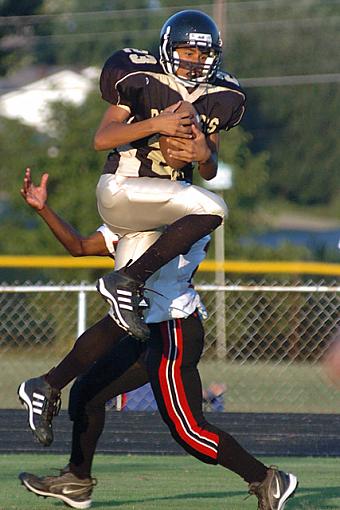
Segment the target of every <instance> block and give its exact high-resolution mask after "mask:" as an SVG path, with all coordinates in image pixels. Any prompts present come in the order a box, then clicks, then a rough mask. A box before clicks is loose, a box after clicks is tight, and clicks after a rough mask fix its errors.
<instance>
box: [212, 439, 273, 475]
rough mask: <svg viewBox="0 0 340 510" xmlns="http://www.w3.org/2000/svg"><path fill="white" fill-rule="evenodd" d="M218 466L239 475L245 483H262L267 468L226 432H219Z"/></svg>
mask: <svg viewBox="0 0 340 510" xmlns="http://www.w3.org/2000/svg"><path fill="white" fill-rule="evenodd" d="M219 436H220V444H219V447H218V464H220V465H221V466H224V467H226V468H227V469H230V470H231V471H233V472H234V473H237V474H238V475H240V476H241V477H242V478H243V479H244V480H245V481H246V482H247V483H252V482H263V480H264V479H265V478H266V476H267V470H268V468H267V467H266V466H265V465H264V464H262V462H260V461H259V460H257V459H255V457H253V456H252V455H251V454H250V453H248V452H247V451H246V450H244V449H243V448H242V446H241V445H240V444H239V443H238V442H237V441H236V440H235V439H234V438H233V437H232V436H230V435H229V434H227V433H226V432H220V434H219Z"/></svg>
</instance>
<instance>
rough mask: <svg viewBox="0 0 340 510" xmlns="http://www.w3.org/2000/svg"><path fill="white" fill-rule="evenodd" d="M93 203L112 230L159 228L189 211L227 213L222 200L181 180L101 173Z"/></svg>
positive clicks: (130, 230)
mask: <svg viewBox="0 0 340 510" xmlns="http://www.w3.org/2000/svg"><path fill="white" fill-rule="evenodd" d="M97 205H98V211H99V214H100V216H101V217H102V219H103V221H104V223H106V225H107V226H108V227H109V228H110V229H111V230H112V231H113V232H115V233H117V234H120V235H122V236H123V235H125V234H127V233H131V232H143V231H147V230H157V229H161V228H162V227H164V226H166V225H171V224H172V223H174V222H175V221H176V220H179V219H180V218H183V217H184V216H187V215H189V214H214V215H217V216H220V217H221V218H222V219H223V218H224V217H225V216H226V215H227V206H226V204H225V202H224V200H223V199H222V198H221V197H219V196H218V195H216V194H215V193H212V192H211V191H208V190H205V189H204V188H200V187H199V186H194V185H192V184H188V183H186V182H183V181H171V180H168V179H158V178H153V177H125V176H117V175H114V174H104V175H102V176H101V177H100V179H99V182H98V185H97Z"/></svg>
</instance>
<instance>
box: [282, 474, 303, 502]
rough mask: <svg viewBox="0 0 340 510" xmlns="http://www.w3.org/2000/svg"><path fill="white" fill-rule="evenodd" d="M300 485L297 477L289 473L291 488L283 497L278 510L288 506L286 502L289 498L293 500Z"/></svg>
mask: <svg viewBox="0 0 340 510" xmlns="http://www.w3.org/2000/svg"><path fill="white" fill-rule="evenodd" d="M298 485H299V482H298V480H297V478H296V476H295V475H292V474H291V473H289V487H288V489H287V490H286V492H285V493H284V495H283V496H282V498H281V499H280V501H279V505H278V507H277V510H283V509H284V507H285V506H286V502H287V500H288V499H289V498H292V497H293V496H294V493H295V491H296V489H297V487H298Z"/></svg>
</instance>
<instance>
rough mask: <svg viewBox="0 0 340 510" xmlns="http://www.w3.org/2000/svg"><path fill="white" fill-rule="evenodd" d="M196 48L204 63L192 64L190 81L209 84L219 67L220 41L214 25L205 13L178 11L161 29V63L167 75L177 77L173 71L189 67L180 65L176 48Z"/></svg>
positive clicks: (182, 62)
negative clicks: (204, 58)
mask: <svg viewBox="0 0 340 510" xmlns="http://www.w3.org/2000/svg"><path fill="white" fill-rule="evenodd" d="M179 47H181V48H183V47H196V48H199V49H200V50H201V51H203V52H204V53H206V54H207V58H206V60H205V62H204V63H201V64H197V63H195V64H192V65H191V69H192V72H190V77H189V78H188V79H189V80H190V81H191V82H194V83H206V82H209V81H211V80H212V79H213V78H214V76H215V74H216V72H217V70H218V68H219V66H220V64H221V54H222V41H221V37H220V32H219V30H218V27H217V25H216V23H215V22H214V21H213V20H212V19H211V18H210V17H209V16H208V15H207V14H205V13H204V12H201V11H197V10H185V11H180V12H178V13H176V14H174V15H173V16H171V17H170V18H169V19H168V20H167V21H166V22H165V23H164V25H163V27H162V30H161V34H160V47H159V50H160V62H161V64H162V67H163V69H164V72H165V73H166V74H172V75H174V76H176V71H177V69H178V68H179V66H180V65H181V67H186V68H187V66H188V63H187V62H185V61H180V58H179V55H178V52H177V51H176V49H177V48H179Z"/></svg>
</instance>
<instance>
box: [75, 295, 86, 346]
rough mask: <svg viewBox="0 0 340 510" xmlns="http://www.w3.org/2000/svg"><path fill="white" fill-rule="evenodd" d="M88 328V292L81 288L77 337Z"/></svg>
mask: <svg viewBox="0 0 340 510" xmlns="http://www.w3.org/2000/svg"><path fill="white" fill-rule="evenodd" d="M85 329H86V292H85V290H80V291H79V292H78V320H77V337H80V335H81V334H82V333H84V331H85Z"/></svg>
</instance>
